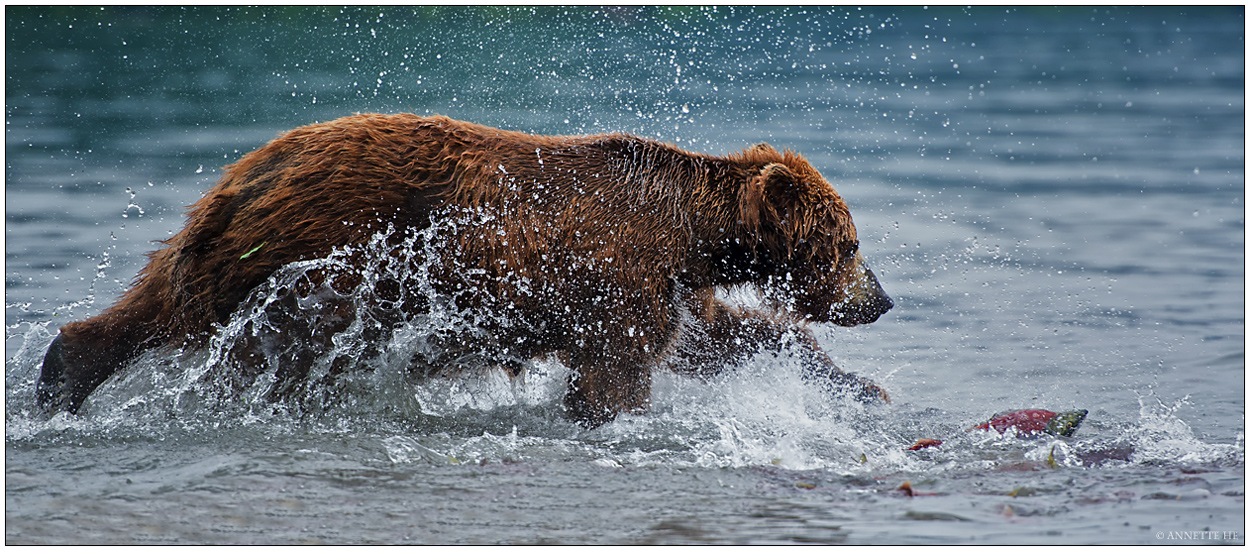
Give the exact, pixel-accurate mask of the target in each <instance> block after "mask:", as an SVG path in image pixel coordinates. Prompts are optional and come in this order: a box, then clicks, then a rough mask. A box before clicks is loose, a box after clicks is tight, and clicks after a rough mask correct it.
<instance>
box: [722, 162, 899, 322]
mask: <svg viewBox="0 0 1250 551" xmlns="http://www.w3.org/2000/svg"><path fill="white" fill-rule="evenodd" d="M751 151H753V152H757V153H764V154H766V155H767V156H768V157H774V158H776V159H778V160H775V161H773V162H767V163H766V164H764V165H763V167H762V168H760V169H759V172H758V174H755V175H754V176H753V177H751V178H749V179H748V180H747V181H746V182H744V183H743V184H742V189H741V190H740V195H739V201H740V203H739V209H740V217H741V218H740V219H741V220H742V221H743V223H744V224H745V225H746V226H747V227H748V228H750V229H751V230H752V233H753V234H754V235H755V236H756V239H757V242H756V244H755V246H756V251H755V254H756V256H757V258H760V259H762V260H757V262H759V263H760V264H761V267H760V273H761V275H763V276H765V279H766V281H765V282H764V291H765V294H766V296H769V297H770V298H771V299H774V300H776V301H778V302H780V303H782V304H784V305H785V306H786V307H787V309H790V310H792V311H793V312H794V313H797V314H799V315H800V316H802V317H803V318H804V319H807V320H810V321H816V322H830V323H835V324H838V325H843V326H853V325H859V324H864V323H872V322H874V321H876V320H877V319H878V318H880V317H881V315H882V314H884V313H886V312H887V311H889V310H890V308H892V307H893V306H894V302H893V301H892V300H890V297H889V296H888V295H886V293H885V291H884V290H883V289H882V288H881V284H880V283H879V282H878V281H877V278H876V276H875V275H874V274H873V273H872V270H869V269H868V265H867V264H866V263H865V262H864V257H863V256H862V255H860V253H859V238H858V236H857V235H856V232H855V224H854V222H852V220H851V214H850V211H849V210H848V209H847V206H846V203H845V202H843V201H842V198H841V197H840V196H838V194H837V192H836V191H834V189H833V186H831V185H830V184H829V182H828V181H826V180H825V178H824V177H823V176H821V175H820V173H819V172H817V171H816V169H814V168H812V166H811V164H809V163H808V162H807V160H806V159H804V158H803V157H801V156H799V155H798V154H796V153H794V152H791V151H788V150H787V151H786V152H785V153H784V154H783V153H777V152H776V151H775V150H773V149H772V148H771V147H770V146H768V145H767V144H760V145H758V146H755V147H754V148H753V149H752V150H751Z"/></svg>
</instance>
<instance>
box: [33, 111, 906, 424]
mask: <svg viewBox="0 0 1250 551" xmlns="http://www.w3.org/2000/svg"><path fill="white" fill-rule="evenodd" d="M455 213H461V214H463V213H478V214H481V213H489V215H490V216H485V217H482V218H483V219H484V220H486V221H479V222H478V223H476V224H461V225H460V226H459V227H460V230H459V232H458V233H457V236H456V237H457V239H456V246H452V247H447V248H446V249H445V251H444V257H445V258H443V259H442V261H443V262H442V263H441V265H442V266H444V267H445V268H446V269H447V270H448V271H447V272H445V273H442V274H441V275H440V274H436V279H437V280H438V281H437V282H436V283H438V284H443V285H448V286H450V285H452V282H453V281H460V280H459V279H457V278H462V277H464V276H463V275H462V274H464V273H466V270H470V269H477V270H481V271H480V272H476V273H479V274H481V275H479V276H476V279H474V280H473V284H474V285H475V286H476V287H477V288H476V291H477V292H478V294H476V295H470V298H469V299H468V300H469V303H468V304H464V306H466V307H469V308H473V307H484V306H485V305H487V304H496V305H498V304H509V305H512V306H511V307H514V308H515V309H516V311H517V312H518V313H519V314H520V316H522V317H523V318H524V319H526V320H527V321H529V322H530V323H528V326H531V327H537V326H541V327H544V329H543V330H542V331H530V332H526V331H527V330H524V329H518V330H517V332H518V334H508V335H506V338H504V339H503V341H506V342H507V343H509V345H510V346H512V347H514V349H513V352H514V353H515V355H518V356H522V357H525V356H528V357H534V356H539V355H543V354H548V353H552V352H558V353H559V354H560V357H561V358H562V359H563V360H564V361H565V363H566V364H567V365H568V366H569V367H570V368H571V369H572V370H573V372H574V376H573V378H574V380H572V381H570V389H569V393H568V395H567V397H566V400H565V404H566V406H567V407H568V408H569V410H570V412H571V414H572V415H573V416H574V417H575V418H578V419H579V420H582V421H584V422H586V423H587V424H591V425H593V424H597V423H600V422H603V421H605V420H609V419H611V418H612V417H613V416H615V415H616V414H617V413H618V412H622V411H637V410H641V409H643V408H645V406H646V404H647V402H648V399H649V394H650V373H651V371H650V370H651V369H652V367H654V366H655V365H657V363H658V362H659V361H660V360H661V359H662V358H663V357H665V356H666V355H667V356H671V357H677V358H679V359H680V358H682V357H685V358H686V359H688V360H691V361H689V362H686V363H688V364H691V363H704V364H705V363H707V362H710V361H711V360H712V359H715V358H720V357H722V356H728V355H731V354H733V353H738V352H739V351H738V350H737V348H735V347H734V346H728V345H725V344H724V343H725V342H726V339H730V340H732V338H733V337H738V336H743V335H745V336H746V337H747V340H748V341H750V342H756V343H759V342H764V343H766V344H767V343H769V342H773V341H776V340H777V339H778V338H779V337H778V336H777V335H780V334H781V333H784V332H785V331H787V330H789V328H790V327H791V325H792V323H793V322H792V321H790V319H785V320H783V319H781V318H778V317H776V316H772V317H769V316H765V315H761V314H758V313H753V312H746V311H741V310H738V309H735V308H731V307H729V306H727V305H725V304H723V303H721V302H720V301H719V300H717V299H716V298H715V297H714V296H713V294H712V292H711V291H712V290H713V289H714V288H717V287H724V286H732V285H737V284H758V283H762V282H764V281H766V280H768V279H769V278H770V277H771V278H783V276H787V275H788V276H789V279H790V283H789V291H788V293H786V297H787V299H788V300H791V301H792V306H793V307H794V310H795V315H794V316H791V318H800V319H799V321H800V322H802V321H805V320H814V321H833V322H836V323H841V324H843V325H853V324H855V323H867V322H870V321H872V320H875V319H876V317H877V316H878V315H880V313H881V312H883V311H884V310H886V309H888V308H889V305H888V298H883V297H884V293H880V295H881V296H880V297H871V296H869V297H864V296H860V295H862V293H860V294H858V295H857V294H855V293H851V292H850V291H849V289H851V288H853V287H855V284H854V282H853V281H852V279H853V278H855V277H862V273H861V272H860V271H857V269H858V266H857V263H858V262H859V257H858V255H857V254H856V249H857V247H858V239H857V236H856V233H855V226H854V224H853V223H852V221H851V217H850V214H849V212H848V210H847V207H846V204H845V203H844V202H843V201H842V199H841V198H840V197H839V196H838V195H837V193H835V192H834V190H833V188H832V187H831V186H830V185H829V184H828V183H827V182H826V181H825V180H824V179H823V178H822V177H821V176H820V174H819V173H817V172H816V170H815V169H813V168H812V167H811V165H810V164H809V163H808V162H807V161H806V160H805V159H803V158H802V157H801V156H799V155H798V154H796V153H793V152H790V151H785V152H778V151H776V150H774V149H773V148H772V147H769V146H768V145H766V144H761V145H758V146H755V147H752V148H749V149H747V150H745V151H742V152H740V153H736V154H732V155H728V156H724V157H718V156H710V155H703V154H698V153H690V152H686V151H682V150H680V149H677V148H676V147H673V146H671V145H667V144H663V143H659V142H655V141H651V140H646V139H643V138H637V137H634V136H629V135H624V134H606V135H595V136H577V137H569V136H536V135H529V134H523V133H519V132H512V131H506V130H499V129H495V128H489V127H485V126H480V125H476V124H471V123H466V122H461V121H455V120H452V119H449V118H445V117H419V116H416V115H408V114H400V115H377V114H362V115H356V116H351V117H346V118H342V119H338V120H334V121H330V122H327V123H322V124H314V125H309V126H305V127H302V128H298V129H295V130H292V131H290V132H288V133H286V134H284V135H282V136H280V137H279V138H277V139H275V140H273V141H272V142H270V143H269V144H267V145H265V146H263V147H261V148H260V149H258V150H256V151H254V152H252V153H249V154H247V155H245V156H244V157H243V158H242V159H240V160H239V161H238V162H237V163H235V164H233V165H231V166H228V167H226V171H225V175H224V177H223V178H222V180H221V181H220V182H219V183H218V184H217V185H216V186H215V187H213V188H212V189H211V190H209V191H208V193H206V194H205V196H204V197H203V198H202V199H200V200H199V201H198V202H196V203H195V204H194V205H192V206H191V207H190V210H189V214H188V220H187V224H186V227H185V228H184V229H183V230H182V231H181V232H179V233H178V234H177V235H175V236H174V237H172V238H170V239H169V240H167V241H165V242H164V244H165V247H164V248H162V249H160V250H157V251H155V252H153V253H151V254H150V262H149V263H148V265H147V266H146V267H145V268H144V269H143V270H142V271H141V272H140V274H139V276H138V278H137V282H136V284H135V285H134V286H133V287H132V288H131V289H130V290H129V291H127V292H126V293H125V294H124V295H123V296H122V297H121V299H120V300H119V301H118V303H117V304H116V305H114V306H113V307H111V308H109V309H108V310H106V311H104V312H103V313H102V314H100V315H99V316H97V317H95V318H91V319H88V320H84V321H80V322H75V323H70V324H68V325H66V326H64V327H62V329H61V337H60V338H59V339H58V341H57V342H56V343H54V348H57V350H58V352H59V355H58V357H57V359H56V360H55V361H60V362H63V364H64V365H62V366H61V368H60V371H57V370H56V369H53V368H50V367H49V364H48V361H45V368H44V375H43V377H42V378H41V397H43V398H46V401H47V402H48V403H49V405H51V406H53V407H58V406H59V407H61V408H62V409H71V410H74V409H77V407H78V405H79V404H80V403H81V401H82V399H84V398H85V397H86V395H87V394H88V393H89V392H90V391H91V390H92V389H94V388H95V386H97V385H99V384H100V383H101V382H103V380H104V379H105V378H107V377H108V376H109V374H111V373H112V372H113V371H114V370H116V369H117V368H118V367H119V366H121V365H123V364H124V363H125V362H126V361H128V360H130V359H132V358H133V357H134V356H135V355H136V354H138V353H139V352H141V351H142V350H145V349H148V348H151V347H154V346H158V345H166V344H170V345H180V344H192V345H199V344H203V343H204V342H205V340H206V338H207V337H208V336H209V335H211V334H212V331H213V326H214V324H221V323H225V322H226V321H227V319H228V317H229V316H230V314H231V313H232V312H233V311H234V310H235V309H236V308H237V307H238V305H239V303H240V301H242V300H243V299H244V298H245V297H246V295H247V294H248V293H249V292H250V291H251V290H252V289H253V288H255V287H256V286H257V285H259V284H260V283H262V282H264V281H265V280H266V278H268V277H269V276H270V275H271V274H273V273H274V271H275V270H277V269H278V268H279V267H281V266H283V265H286V264H289V263H291V262H294V261H298V260H307V259H313V258H321V257H325V256H326V255H328V254H329V253H330V252H331V251H332V249H333V248H335V247H342V246H345V245H351V244H359V243H363V242H365V241H366V240H368V239H369V238H370V236H372V235H374V234H376V233H377V232H379V231H380V230H382V229H384V228H386V227H387V226H388V225H390V224H393V225H394V226H395V227H396V228H399V229H401V230H409V229H412V230H417V229H421V228H425V227H427V226H429V224H430V217H431V215H436V216H448V215H455ZM458 274H459V275H458ZM857 274H860V275H858V276H857ZM869 277H871V275H870V274H869ZM519 282H523V283H519ZM871 283H872V284H873V285H875V279H873V280H872V282H871ZM876 290H877V291H879V290H880V289H879V287H877V288H876ZM869 294H871V293H869ZM474 296H476V297H478V298H480V299H481V300H474V299H473V298H472V297H474ZM487 299H489V300H487ZM873 300H876V301H877V302H876V303H873V304H867V303H865V301H868V303H871V302H872V301H873ZM883 300H884V302H882V301H883ZM864 304H867V306H864ZM848 305H849V306H848ZM848 307H849V308H850V311H851V313H850V314H847V313H846V312H847V311H848ZM855 308H861V310H863V311H865V312H868V313H867V314H863V315H858V314H856V313H855V312H856V310H855ZM683 309H684V310H683ZM683 311H686V312H691V313H693V318H692V319H695V320H699V319H703V320H704V321H705V322H706V323H705V326H706V327H710V328H712V329H710V330H691V329H690V328H689V327H686V326H683V324H682V322H681V319H682V312H683ZM692 331H693V332H692ZM699 331H703V332H702V333H699ZM761 331H762V333H761ZM752 332H754V333H752ZM694 333H698V334H699V335H702V336H701V337H699V338H705V339H710V340H709V342H708V343H706V345H705V346H704V349H705V350H706V349H708V348H707V347H711V348H712V349H715V348H716V347H718V346H719V347H720V349H722V351H723V352H724V353H712V354H711V355H708V356H707V357H703V356H701V355H700V353H692V352H691V350H692V348H691V347H689V346H687V347H685V348H683V347H682V346H679V344H675V343H679V341H680V340H681V338H682V336H683V335H686V334H694ZM799 334H801V335H806V337H805V338H807V339H809V340H810V335H809V334H807V333H805V332H802V331H800V333H799ZM752 335H754V336H752ZM739 340H741V339H739ZM805 342H806V341H805ZM805 347H806V348H808V349H811V350H814V351H815V352H814V354H818V355H819V356H820V357H823V352H820V351H819V348H818V347H816V345H815V341H814V340H811V341H810V342H809V343H807V344H806V345H805ZM695 348H698V347H695ZM52 355H53V354H52V351H51V350H50V351H49V357H51V356H52ZM815 361H824V362H825V363H828V359H827V358H824V360H815ZM679 363H680V362H679ZM829 366H830V367H831V366H832V364H831V363H829ZM832 369H833V370H835V371H836V368H832ZM679 370H680V369H679ZM699 371H700V372H703V371H705V370H704V369H703V368H700V369H699ZM839 373H840V372H839ZM44 379H47V380H44ZM873 388H875V387H873ZM83 389H85V391H84V390H83ZM878 390H879V389H878Z"/></svg>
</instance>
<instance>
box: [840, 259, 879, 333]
mask: <svg viewBox="0 0 1250 551" xmlns="http://www.w3.org/2000/svg"><path fill="white" fill-rule="evenodd" d="M844 290H845V293H846V294H845V296H844V298H843V300H841V301H839V302H837V303H835V304H833V306H832V307H831V308H830V311H829V319H828V320H827V321H830V322H833V323H836V324H838V325H841V326H844V327H852V326H855V325H862V324H865V323H872V322H874V321H877V319H879V318H880V317H881V316H882V314H885V313H886V312H889V311H890V309H891V308H893V307H894V301H893V300H891V299H890V296H889V295H887V294H885V290H884V289H882V288H881V283H880V282H879V281H877V276H876V275H875V274H873V273H872V270H870V269H869V268H868V264H867V263H865V262H864V257H862V256H860V254H859V252H856V253H855V259H854V261H853V265H852V269H851V273H850V275H849V281H848V284H847V285H846V287H845V288H844Z"/></svg>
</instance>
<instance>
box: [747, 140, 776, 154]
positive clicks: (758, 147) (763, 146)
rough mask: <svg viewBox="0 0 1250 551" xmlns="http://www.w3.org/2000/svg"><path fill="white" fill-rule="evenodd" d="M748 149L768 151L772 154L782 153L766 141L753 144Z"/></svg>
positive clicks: (759, 151)
mask: <svg viewBox="0 0 1250 551" xmlns="http://www.w3.org/2000/svg"><path fill="white" fill-rule="evenodd" d="M747 151H749V152H751V153H768V154H772V155H781V154H780V153H778V152H777V150H776V149H773V146H771V145H768V143H766V142H760V143H757V144H755V145H753V146H751V147H750V148H748V149H747Z"/></svg>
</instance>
